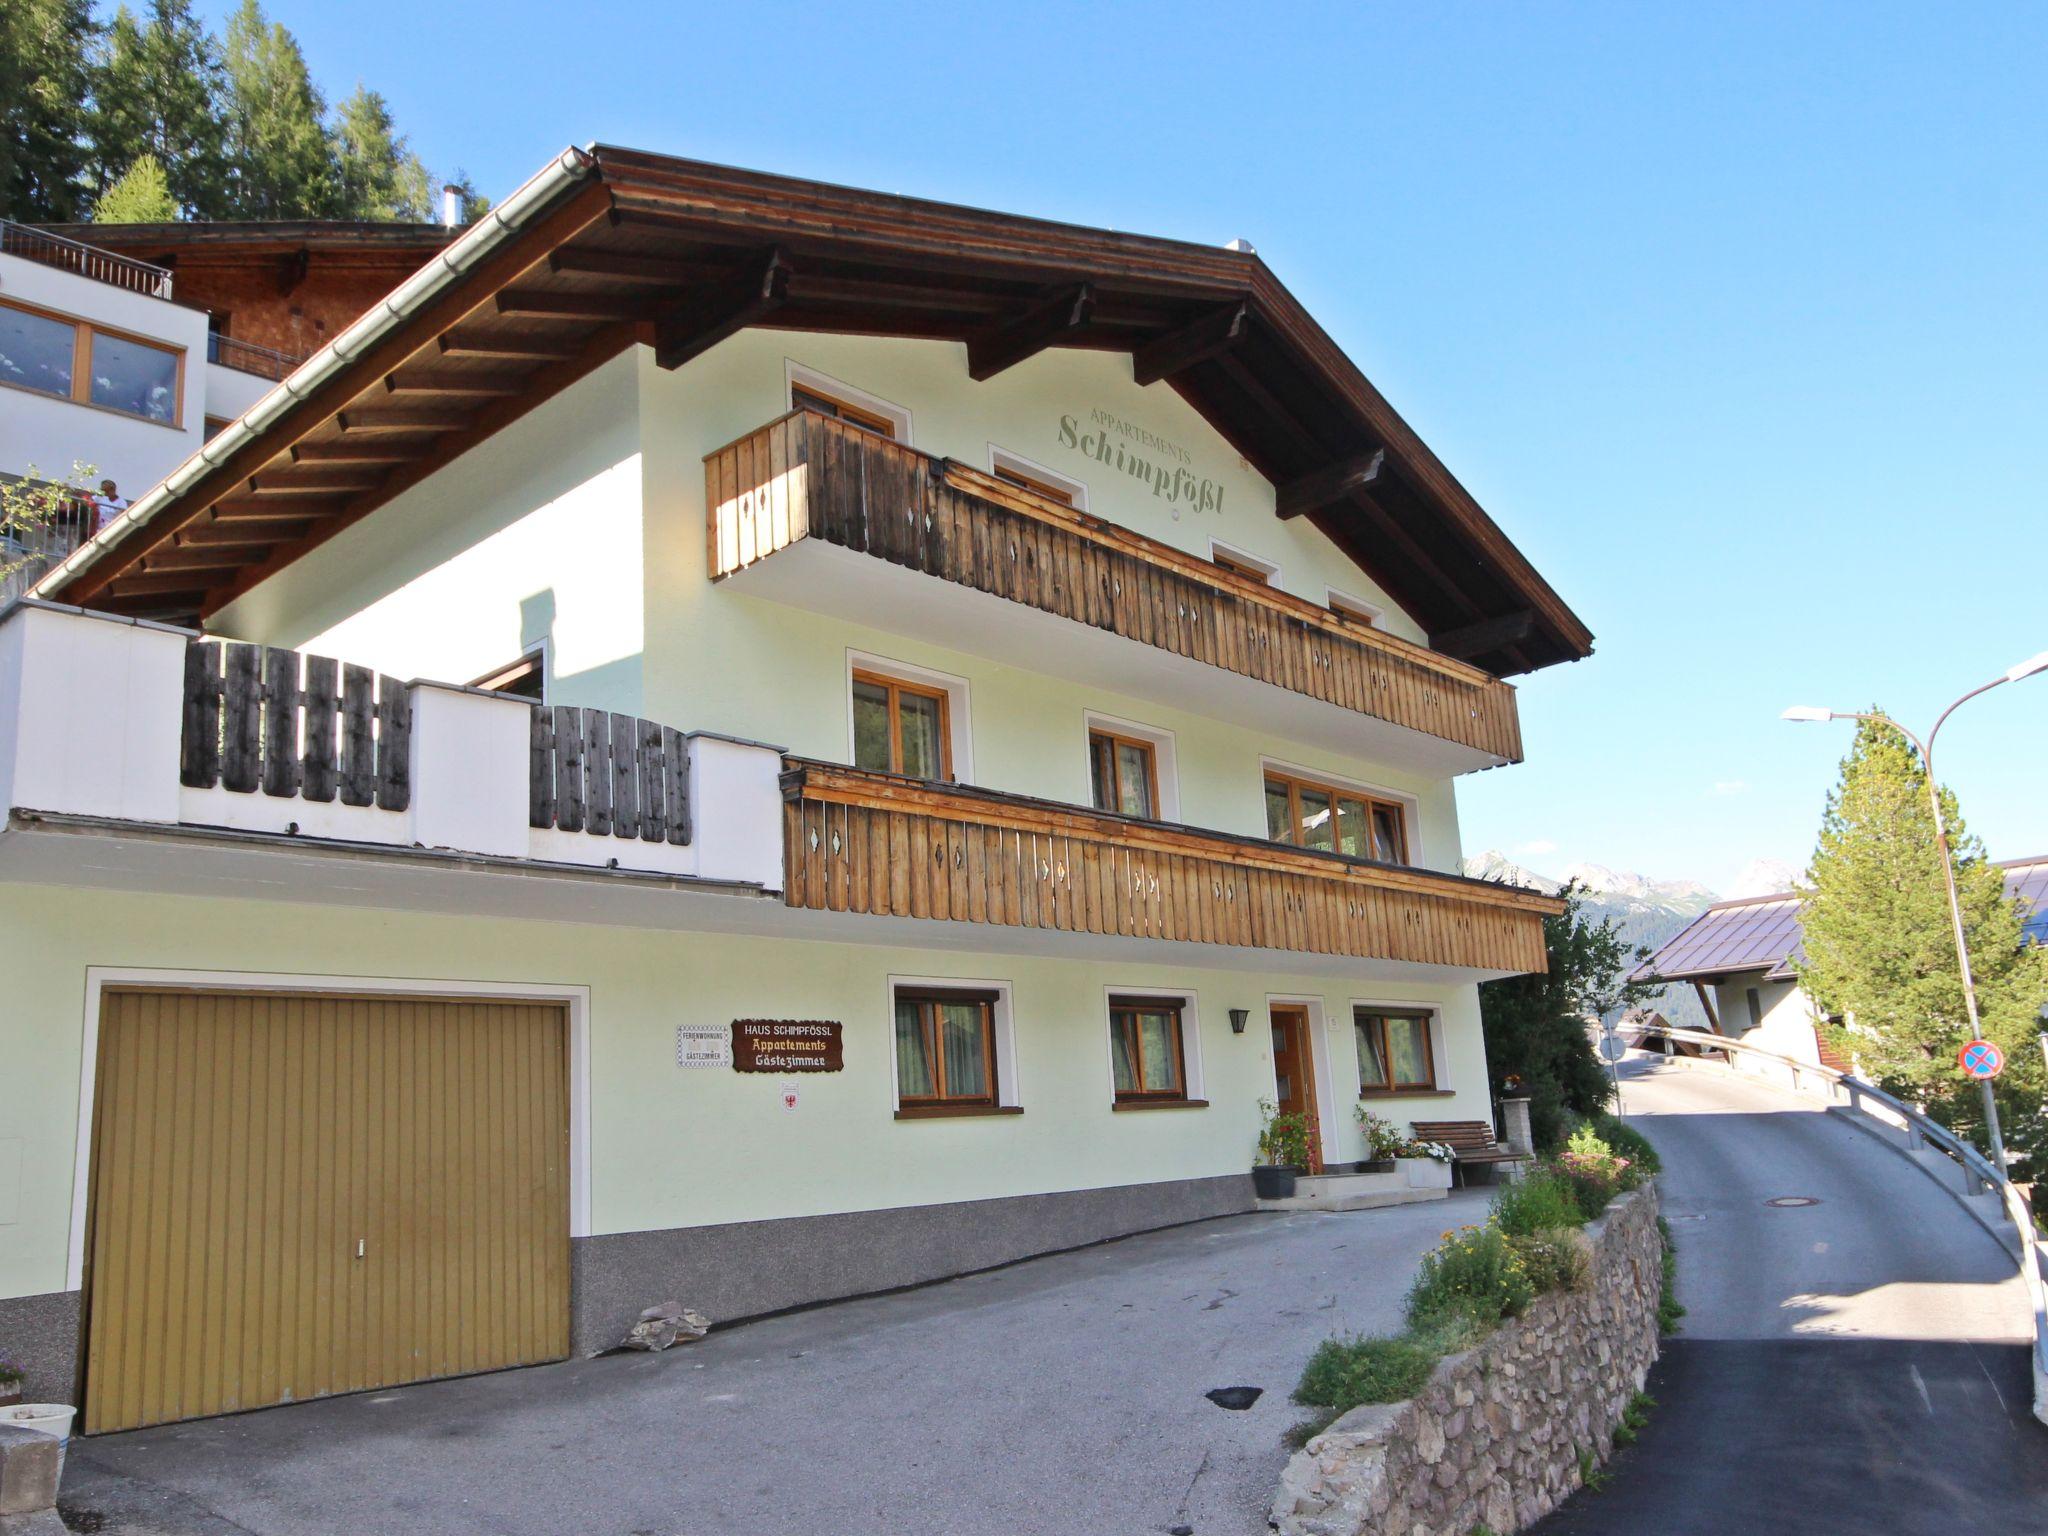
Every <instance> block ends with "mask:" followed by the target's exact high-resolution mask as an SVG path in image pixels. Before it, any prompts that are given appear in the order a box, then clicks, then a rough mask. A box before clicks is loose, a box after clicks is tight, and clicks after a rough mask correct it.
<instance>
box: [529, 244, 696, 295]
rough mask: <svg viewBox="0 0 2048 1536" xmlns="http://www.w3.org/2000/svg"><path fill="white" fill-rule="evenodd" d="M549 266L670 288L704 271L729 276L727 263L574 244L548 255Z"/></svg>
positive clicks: (568, 272) (581, 274)
mask: <svg viewBox="0 0 2048 1536" xmlns="http://www.w3.org/2000/svg"><path fill="white" fill-rule="evenodd" d="M548 270H549V271H550V272H553V273H556V274H558V275H560V276H563V277H591V278H603V279H606V280H609V281H615V282H630V283H649V284H652V285H654V286H655V287H659V288H673V287H675V286H676V285H678V284H679V283H689V282H701V281H702V280H703V279H704V278H705V277H706V276H707V275H716V276H721V277H724V276H730V275H731V272H732V269H731V268H730V267H729V266H728V267H718V268H712V267H709V266H706V265H704V264H702V263H699V262H683V261H677V260H675V259H674V258H673V257H668V256H636V255H631V254H629V253H627V252H623V251H580V250H576V249H574V248H573V247H572V248H569V249H567V250H560V251H556V252H555V253H554V254H553V255H552V256H550V257H548Z"/></svg>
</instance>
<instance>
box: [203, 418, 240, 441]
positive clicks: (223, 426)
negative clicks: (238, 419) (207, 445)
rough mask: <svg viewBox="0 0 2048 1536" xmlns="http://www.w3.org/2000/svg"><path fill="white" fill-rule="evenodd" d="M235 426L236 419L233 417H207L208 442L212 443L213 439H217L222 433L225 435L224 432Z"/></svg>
mask: <svg viewBox="0 0 2048 1536" xmlns="http://www.w3.org/2000/svg"><path fill="white" fill-rule="evenodd" d="M234 424H235V418H234V417H232V416H209V417H207V418H206V439H207V441H208V442H211V441H213V439H214V438H216V437H219V436H220V435H221V433H223V432H225V431H227V429H228V428H229V427H231V426H233V425H234Z"/></svg>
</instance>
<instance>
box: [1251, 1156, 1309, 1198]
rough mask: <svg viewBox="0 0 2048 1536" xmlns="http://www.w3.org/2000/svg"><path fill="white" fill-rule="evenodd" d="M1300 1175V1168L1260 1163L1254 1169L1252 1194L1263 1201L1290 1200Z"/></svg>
mask: <svg viewBox="0 0 2048 1536" xmlns="http://www.w3.org/2000/svg"><path fill="white" fill-rule="evenodd" d="M1300 1173H1301V1170H1300V1169H1299V1168H1287V1167H1282V1166H1279V1165H1276V1164H1273V1163H1260V1164H1258V1165H1257V1166H1256V1167H1254V1168H1253V1169H1252V1193H1253V1194H1255V1195H1257V1196H1258V1197H1259V1198H1260V1199H1261V1200H1285V1199H1288V1198H1289V1197H1290V1196H1292V1195H1293V1193H1294V1181H1295V1179H1296V1178H1297V1177H1298V1176H1299V1175H1300Z"/></svg>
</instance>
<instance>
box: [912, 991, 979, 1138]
mask: <svg viewBox="0 0 2048 1536" xmlns="http://www.w3.org/2000/svg"><path fill="white" fill-rule="evenodd" d="M996 1002H997V994H995V993H993V992H968V991H954V990H951V989H941V988H910V987H899V988H898V989H897V991H896V1099H897V1104H898V1107H899V1108H900V1109H905V1110H912V1109H919V1108H924V1109H945V1108H952V1107H963V1108H969V1107H980V1108H985V1109H991V1110H993V1109H996V1108H998V1107H999V1105H1000V1098H999V1096H998V1094H997V1091H996Z"/></svg>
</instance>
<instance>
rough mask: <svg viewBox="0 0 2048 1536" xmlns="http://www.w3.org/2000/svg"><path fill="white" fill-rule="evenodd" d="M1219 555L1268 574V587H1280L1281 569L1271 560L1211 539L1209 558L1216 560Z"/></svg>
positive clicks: (1219, 540)
mask: <svg viewBox="0 0 2048 1536" xmlns="http://www.w3.org/2000/svg"><path fill="white" fill-rule="evenodd" d="M1218 555H1228V556H1230V558H1231V559H1233V560H1235V561H1236V562H1237V563H1238V564H1239V565H1248V566H1250V567H1251V568H1252V569H1253V570H1255V571H1264V572H1265V573H1266V585H1267V586H1269V587H1277V586H1279V585H1280V567H1279V566H1277V565H1275V564H1274V563H1273V562H1272V561H1271V560H1268V559H1266V558H1265V557H1264V556H1263V555H1255V554H1253V553H1252V552H1251V551H1250V550H1248V549H1240V548H1239V547H1238V546H1237V545H1235V544H1226V543H1224V542H1223V541H1222V540H1221V539H1211V540H1210V541H1209V558H1210V559H1211V560H1214V559H1215V558H1216V557H1217V556H1218Z"/></svg>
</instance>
